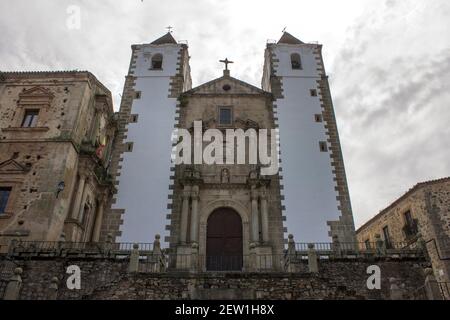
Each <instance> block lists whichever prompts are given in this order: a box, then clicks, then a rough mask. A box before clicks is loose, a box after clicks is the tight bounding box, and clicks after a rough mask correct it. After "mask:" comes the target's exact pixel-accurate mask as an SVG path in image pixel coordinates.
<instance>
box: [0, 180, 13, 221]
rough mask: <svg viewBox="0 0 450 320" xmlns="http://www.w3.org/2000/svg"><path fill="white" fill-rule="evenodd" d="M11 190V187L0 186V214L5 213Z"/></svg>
mask: <svg viewBox="0 0 450 320" xmlns="http://www.w3.org/2000/svg"><path fill="white" fill-rule="evenodd" d="M11 190H12V188H11V187H0V214H2V213H5V210H6V206H7V204H8V199H9V196H10V194H11Z"/></svg>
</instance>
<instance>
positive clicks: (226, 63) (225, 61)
mask: <svg viewBox="0 0 450 320" xmlns="http://www.w3.org/2000/svg"><path fill="white" fill-rule="evenodd" d="M219 62H222V63H225V70H228V64H229V63H234V62H233V61H230V60H228V58H225V60H219Z"/></svg>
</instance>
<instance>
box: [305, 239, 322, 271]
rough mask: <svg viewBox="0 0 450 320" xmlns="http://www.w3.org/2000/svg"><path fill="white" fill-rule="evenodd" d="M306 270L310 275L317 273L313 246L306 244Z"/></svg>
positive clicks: (315, 254)
mask: <svg viewBox="0 0 450 320" xmlns="http://www.w3.org/2000/svg"><path fill="white" fill-rule="evenodd" d="M308 269H309V272H311V273H318V272H319V264H318V262H317V252H316V250H315V248H314V244H312V243H310V244H308Z"/></svg>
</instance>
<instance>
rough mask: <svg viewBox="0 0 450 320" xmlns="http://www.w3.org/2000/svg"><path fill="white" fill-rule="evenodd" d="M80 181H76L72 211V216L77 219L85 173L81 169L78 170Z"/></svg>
mask: <svg viewBox="0 0 450 320" xmlns="http://www.w3.org/2000/svg"><path fill="white" fill-rule="evenodd" d="M79 174H80V181H79V182H78V188H77V194H76V196H75V202H74V206H73V211H72V218H74V219H77V218H78V215H79V213H80V207H81V200H83V193H84V185H85V183H86V173H85V172H83V171H80V172H79Z"/></svg>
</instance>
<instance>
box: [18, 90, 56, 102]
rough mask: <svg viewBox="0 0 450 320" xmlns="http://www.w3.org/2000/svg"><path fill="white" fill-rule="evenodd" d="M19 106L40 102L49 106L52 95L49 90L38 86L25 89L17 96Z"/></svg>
mask: <svg viewBox="0 0 450 320" xmlns="http://www.w3.org/2000/svg"><path fill="white" fill-rule="evenodd" d="M19 98H20V100H19V104H20V103H27V102H41V103H47V104H49V103H50V102H51V101H52V100H53V98H54V94H53V93H52V92H51V91H50V90H49V89H45V88H43V87H40V86H36V87H33V88H30V89H26V90H24V91H22V92H21V93H20V94H19Z"/></svg>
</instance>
